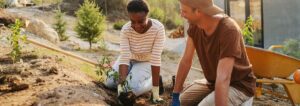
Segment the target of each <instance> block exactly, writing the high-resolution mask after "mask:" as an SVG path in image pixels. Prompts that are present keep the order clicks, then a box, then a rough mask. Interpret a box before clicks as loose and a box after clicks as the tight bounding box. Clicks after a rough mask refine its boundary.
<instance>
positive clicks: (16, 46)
mask: <svg viewBox="0 0 300 106" xmlns="http://www.w3.org/2000/svg"><path fill="white" fill-rule="evenodd" d="M21 25H22V23H21V21H20V20H19V19H16V21H15V24H13V25H12V26H11V29H12V34H11V35H10V36H8V37H7V40H8V41H9V43H10V45H11V47H12V51H11V52H10V57H11V59H12V60H13V62H16V61H20V59H21V49H22V47H21V46H20V40H23V41H25V40H26V36H24V35H23V36H21V35H20V33H21V29H20V28H21Z"/></svg>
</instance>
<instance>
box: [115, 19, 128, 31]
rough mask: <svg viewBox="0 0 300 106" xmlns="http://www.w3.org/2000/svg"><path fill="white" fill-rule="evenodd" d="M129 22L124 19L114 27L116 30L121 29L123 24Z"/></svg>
mask: <svg viewBox="0 0 300 106" xmlns="http://www.w3.org/2000/svg"><path fill="white" fill-rule="evenodd" d="M126 23H127V22H126V21H124V20H119V21H117V22H115V23H114V29H116V30H121V29H122V27H123V25H124V24H126Z"/></svg>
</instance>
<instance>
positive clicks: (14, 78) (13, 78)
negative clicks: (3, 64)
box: [6, 76, 22, 85]
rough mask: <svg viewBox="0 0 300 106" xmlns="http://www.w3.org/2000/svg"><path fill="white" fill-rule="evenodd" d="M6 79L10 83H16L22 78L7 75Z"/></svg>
mask: <svg viewBox="0 0 300 106" xmlns="http://www.w3.org/2000/svg"><path fill="white" fill-rule="evenodd" d="M6 81H7V82H8V83H9V84H10V85H16V84H20V83H21V81H22V78H21V77H20V76H7V78H6Z"/></svg>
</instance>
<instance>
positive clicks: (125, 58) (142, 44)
mask: <svg viewBox="0 0 300 106" xmlns="http://www.w3.org/2000/svg"><path fill="white" fill-rule="evenodd" d="M151 22H152V26H151V27H150V28H149V29H148V31H147V32H145V33H143V34H140V33H137V32H136V31H135V30H134V29H133V28H132V27H131V22H128V23H126V24H125V25H124V26H123V27H122V30H121V42H120V48H121V57H120V64H125V65H129V61H130V60H136V61H149V62H150V63H151V65H153V66H160V65H161V54H162V51H163V48H164V42H165V28H164V26H163V24H161V23H160V22H159V21H158V20H155V19H151Z"/></svg>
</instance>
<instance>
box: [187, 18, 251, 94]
mask: <svg viewBox="0 0 300 106" xmlns="http://www.w3.org/2000/svg"><path fill="white" fill-rule="evenodd" d="M188 35H189V36H190V37H191V38H192V39H193V43H194V46H195V48H196V52H197V55H198V57H199V61H200V64H201V66H202V69H203V73H204V76H205V78H206V80H207V81H208V82H209V83H211V84H212V85H213V86H211V87H210V88H211V89H214V83H215V81H216V77H217V67H218V62H219V60H220V59H222V58H225V57H233V58H235V62H234V66H233V70H232V74H231V81H230V86H232V87H234V88H236V89H238V90H240V91H242V92H243V93H244V94H246V95H247V96H253V95H254V92H255V81H256V78H255V76H254V74H253V71H252V65H251V64H250V62H249V59H248V56H247V54H246V49H245V45H244V42H243V36H242V33H241V30H240V28H239V26H238V25H237V23H236V22H235V21H234V20H233V19H231V18H230V17H224V18H223V19H221V20H220V21H219V23H218V26H217V28H216V30H215V31H214V32H213V34H212V35H211V36H207V35H206V34H205V32H204V30H203V29H201V28H198V27H197V26H195V25H192V24H191V25H190V27H189V29H188Z"/></svg>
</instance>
